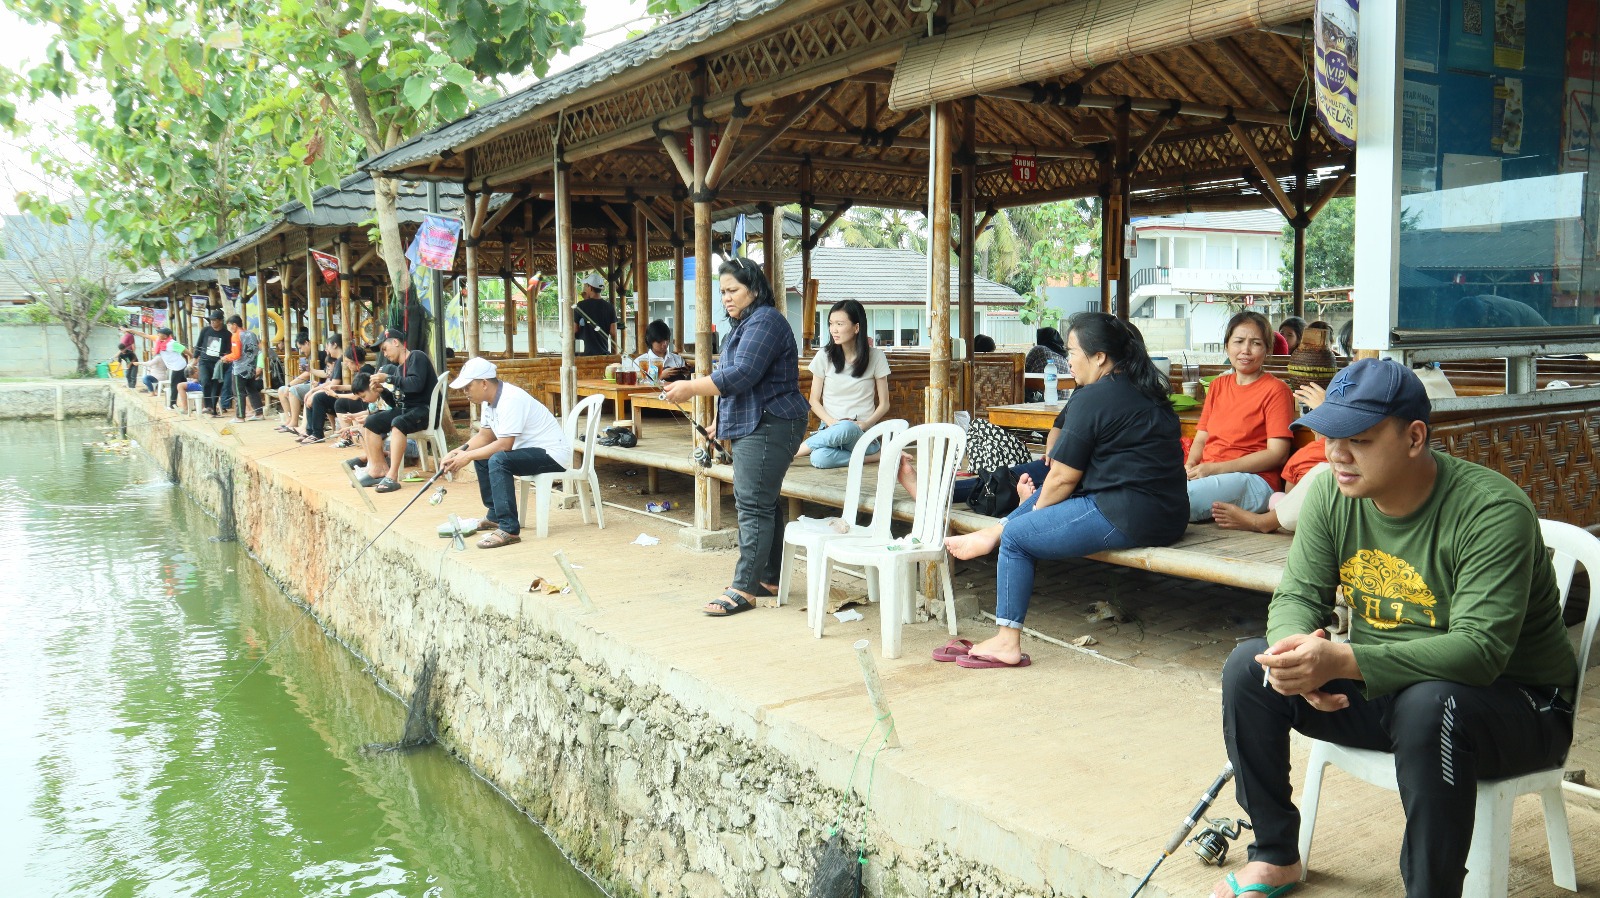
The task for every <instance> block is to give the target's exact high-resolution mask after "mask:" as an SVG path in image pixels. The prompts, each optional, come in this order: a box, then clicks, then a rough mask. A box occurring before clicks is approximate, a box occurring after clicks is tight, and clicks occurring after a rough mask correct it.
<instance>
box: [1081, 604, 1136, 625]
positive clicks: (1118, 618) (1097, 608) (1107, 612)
mask: <svg viewBox="0 0 1600 898" xmlns="http://www.w3.org/2000/svg"><path fill="white" fill-rule="evenodd" d="M1084 619H1086V620H1087V621H1089V623H1091V624H1092V623H1097V622H1099V621H1103V620H1108V621H1111V622H1112V623H1114V624H1125V623H1127V622H1128V618H1127V616H1126V615H1124V614H1123V613H1122V612H1121V611H1120V610H1118V609H1117V607H1116V606H1115V605H1112V604H1111V603H1110V602H1106V601H1100V602H1095V603H1094V604H1093V605H1090V606H1089V613H1088V614H1085V615H1084Z"/></svg>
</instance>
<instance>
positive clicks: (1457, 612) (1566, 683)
mask: <svg viewBox="0 0 1600 898" xmlns="http://www.w3.org/2000/svg"><path fill="white" fill-rule="evenodd" d="M1434 459H1435V461H1437V462H1438V465H1439V469H1438V479H1437V480H1436V481H1435V482H1434V487H1433V494H1432V495H1431V496H1429V497H1428V500H1427V502H1425V503H1423V505H1422V507H1421V508H1419V509H1417V510H1416V511H1414V512H1412V513H1411V514H1409V515H1406V516H1404V517H1389V516H1387V515H1385V514H1383V513H1382V512H1380V511H1378V509H1377V508H1376V507H1375V506H1374V505H1373V503H1372V502H1371V501H1370V500H1367V499H1350V498H1347V497H1345V496H1344V495H1343V494H1342V493H1340V492H1339V488H1338V484H1337V483H1336V481H1335V479H1334V478H1332V477H1324V478H1320V479H1319V480H1318V482H1317V483H1316V484H1314V486H1313V488H1312V492H1311V495H1310V496H1309V497H1308V498H1307V500H1306V503H1305V506H1304V508H1303V509H1302V511H1301V514H1300V524H1299V527H1298V528H1297V529H1296V531H1295V535H1294V545H1293V546H1292V547H1291V548H1290V550H1289V561H1288V564H1287V565H1286V567H1285V570H1284V576H1283V580H1282V582H1281V583H1279V585H1278V590H1277V592H1276V593H1274V594H1273V596H1272V605H1271V607H1270V609H1269V610H1268V613H1267V639H1268V640H1269V641H1270V642H1277V641H1278V640H1280V639H1283V638H1284V637H1287V636H1292V635H1294V634H1297V633H1310V632H1311V631H1313V630H1315V629H1317V628H1318V627H1321V626H1323V625H1324V622H1325V621H1326V620H1327V619H1328V612H1329V610H1330V609H1331V608H1332V606H1333V598H1334V590H1335V588H1336V587H1338V586H1340V585H1343V586H1344V588H1345V595H1346V597H1347V598H1348V599H1349V602H1350V605H1351V608H1352V610H1353V614H1352V617H1351V625H1350V644H1351V647H1352V650H1353V651H1354V653H1355V659H1356V663H1357V665H1358V666H1359V667H1360V668H1361V675H1362V678H1363V679H1364V680H1365V684H1366V686H1365V692H1366V695H1367V696H1368V697H1369V698H1371V697H1375V696H1379V695H1385V694H1388V693H1392V692H1396V691H1399V690H1401V689H1404V688H1405V687H1407V686H1410V685H1412V684H1414V683H1419V682H1423V681H1425V680H1443V681H1448V682H1453V683H1463V684H1466V685H1475V686H1481V685H1487V684H1488V683H1491V682H1493V681H1494V680H1496V679H1498V678H1500V677H1505V678H1507V679H1509V680H1511V681H1512V682H1515V683H1520V684H1523V685H1525V686H1539V687H1560V688H1562V689H1563V690H1564V691H1565V692H1567V693H1568V694H1569V695H1570V692H1571V687H1572V686H1573V685H1574V683H1576V681H1577V671H1578V665H1577V660H1576V658H1575V657H1574V655H1573V652H1572V644H1571V643H1570V642H1569V641H1568V639H1567V632H1566V629H1565V627H1564V626H1563V625H1562V622H1561V607H1560V596H1559V593H1558V591H1557V589H1556V583H1555V572H1554V569H1553V568H1552V566H1551V564H1550V560H1549V553H1548V552H1547V551H1546V549H1545V545H1544V540H1543V538H1541V536H1540V534H1539V519H1538V516H1537V515H1536V513H1535V512H1534V510H1533V503H1531V502H1529V501H1528V497H1527V496H1526V495H1524V494H1523V492H1522V490H1521V489H1519V488H1518V487H1517V485H1516V484H1514V483H1512V482H1511V481H1510V480H1507V479H1506V478H1505V477H1503V476H1501V475H1500V474H1497V473H1495V472H1494V471H1490V470H1489V469H1487V468H1484V467H1481V466H1479V465H1475V464H1472V463H1471V462H1467V461H1462V460H1460V459H1457V458H1453V457H1451V456H1448V455H1445V454H1443V453H1440V452H1435V453H1434Z"/></svg>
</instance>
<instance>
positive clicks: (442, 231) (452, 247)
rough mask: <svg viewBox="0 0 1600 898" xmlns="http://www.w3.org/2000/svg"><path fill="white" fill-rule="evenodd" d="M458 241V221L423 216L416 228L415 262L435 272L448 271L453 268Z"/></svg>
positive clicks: (459, 229) (459, 226)
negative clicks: (420, 223)
mask: <svg viewBox="0 0 1600 898" xmlns="http://www.w3.org/2000/svg"><path fill="white" fill-rule="evenodd" d="M460 241H461V220H460V219H458V218H445V217H444V216H442V215H424V216H423V217H422V225H421V226H420V227H418V228H417V239H416V246H417V261H418V262H420V263H422V264H423V265H426V266H427V267H429V268H432V269H433V270H435V271H449V270H450V269H452V268H454V267H455V264H456V244H457V243H459V242H460Z"/></svg>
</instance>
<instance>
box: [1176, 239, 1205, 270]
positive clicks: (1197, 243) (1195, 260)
mask: <svg viewBox="0 0 1600 898" xmlns="http://www.w3.org/2000/svg"><path fill="white" fill-rule="evenodd" d="M1204 247H1205V244H1204V243H1203V242H1202V241H1201V240H1200V238H1199V237H1179V238H1177V239H1176V240H1174V241H1173V247H1172V256H1173V261H1172V267H1173V268H1200V267H1201V266H1202V264H1203V263H1202V259H1203V253H1204Z"/></svg>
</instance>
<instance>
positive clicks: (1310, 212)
mask: <svg viewBox="0 0 1600 898" xmlns="http://www.w3.org/2000/svg"><path fill="white" fill-rule="evenodd" d="M1351 165H1354V160H1352V161H1351ZM1353 174H1355V170H1354V169H1353V168H1351V167H1349V166H1346V167H1345V169H1344V171H1341V172H1339V176H1338V177H1336V178H1334V179H1333V183H1332V184H1331V185H1329V186H1327V187H1324V188H1322V191H1321V192H1320V193H1319V194H1318V195H1317V198H1316V199H1315V200H1313V201H1312V203H1311V205H1310V206H1308V207H1307V208H1306V218H1307V219H1311V220H1314V219H1316V217H1317V213H1318V212H1321V211H1322V207H1324V206H1326V205H1328V201H1329V200H1331V199H1333V198H1334V197H1336V196H1338V195H1339V191H1341V190H1343V189H1344V185H1345V184H1347V183H1349V181H1350V176H1351V175H1353Z"/></svg>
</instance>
